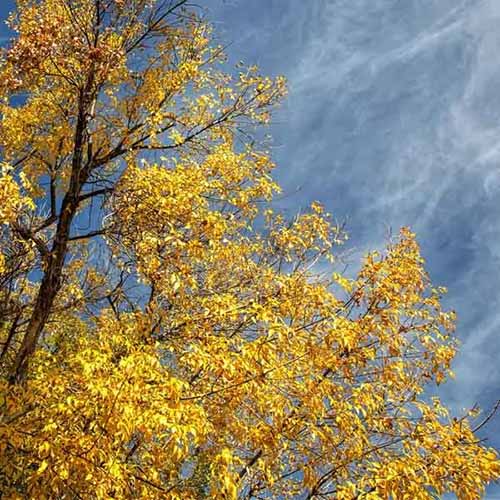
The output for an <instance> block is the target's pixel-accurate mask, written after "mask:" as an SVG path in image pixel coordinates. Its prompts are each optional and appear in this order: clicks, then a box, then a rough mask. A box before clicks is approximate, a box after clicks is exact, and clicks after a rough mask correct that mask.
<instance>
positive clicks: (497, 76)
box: [0, 0, 500, 499]
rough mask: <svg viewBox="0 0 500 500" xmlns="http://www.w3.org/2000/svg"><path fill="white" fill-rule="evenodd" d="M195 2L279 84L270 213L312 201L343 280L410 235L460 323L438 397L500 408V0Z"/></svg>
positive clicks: (497, 440)
mask: <svg viewBox="0 0 500 500" xmlns="http://www.w3.org/2000/svg"><path fill="white" fill-rule="evenodd" d="M198 4H200V5H202V6H204V7H206V8H207V9H208V17H209V19H210V20H211V21H212V22H213V23H214V24H215V26H216V30H217V33H218V36H219V37H220V38H221V39H222V40H223V41H224V42H231V46H230V47H229V49H228V52H229V55H230V58H231V60H232V61H234V62H237V61H238V60H240V59H242V60H244V61H245V62H248V63H251V64H254V63H255V64H258V65H259V66H260V67H261V68H262V71H263V72H264V73H267V74H284V75H285V76H286V77H287V78H288V80H289V86H290V95H289V98H288V99H287V101H286V103H285V104H284V106H283V107H282V109H281V110H280V111H279V113H277V115H276V117H275V122H274V125H273V126H272V130H271V133H272V134H273V136H274V158H275V160H276V161H277V163H278V170H277V171H276V177H277V178H278V180H279V181H280V182H281V184H282V185H283V186H284V188H285V192H286V193H287V194H288V196H287V197H286V198H285V200H284V201H283V202H282V204H285V205H288V206H289V207H293V206H295V207H300V206H304V205H306V204H308V203H309V202H310V201H312V200H314V199H318V200H320V201H322V202H323V203H324V204H325V205H326V206H327V207H328V209H329V210H330V211H331V212H333V213H334V214H335V215H336V217H337V218H338V219H340V220H347V227H348V230H349V233H350V237H351V240H350V249H351V250H352V251H353V253H352V255H351V258H350V260H351V261H352V263H353V264H352V266H353V268H355V266H356V262H357V259H358V258H359V256H360V255H361V254H362V253H364V252H365V251H367V250H369V249H375V248H381V247H383V245H384V243H385V240H386V235H387V231H388V228H392V230H393V231H394V232H397V230H398V229H399V227H401V226H403V225H409V226H410V227H411V228H412V229H413V230H414V231H415V232H416V233H417V235H418V239H419V242H420V244H421V246H422V251H423V254H424V257H425V259H426V261H427V268H428V270H429V272H430V274H431V278H432V280H433V282H434V283H435V284H439V285H444V286H446V287H447V288H448V290H449V293H448V296H447V298H446V305H447V306H448V307H449V308H453V309H455V310H456V311H457V313H458V329H457V335H458V337H459V338H460V339H461V341H462V342H463V345H462V349H461V352H460V354H459V355H458V356H457V358H456V361H455V363H454V369H455V372H456V379H455V380H454V381H452V382H449V383H447V384H445V385H444V386H442V387H441V388H440V389H439V394H440V395H441V396H442V397H443V399H444V400H445V401H446V402H447V403H448V404H449V405H450V406H451V407H452V408H453V409H454V410H456V411H460V409H461V408H464V407H470V406H472V405H473V404H474V403H476V402H478V403H480V405H481V406H483V407H484V408H485V409H487V408H490V407H491V406H492V405H493V404H494V401H495V400H496V399H498V398H500V363H499V362H498V358H499V354H500V220H499V215H500V90H499V89H500V62H499V58H498V54H499V52H500V30H499V29H498V26H499V22H500V2H499V1H498V0H404V1H403V0H252V1H248V0H226V1H224V0H199V2H198ZM12 5H13V2H11V1H10V0H9V1H5V0H4V1H3V2H2V6H1V7H0V14H1V15H2V17H5V13H6V11H7V10H10V9H11V8H12ZM2 30H3V31H1V32H0V36H2V34H5V30H4V29H3V27H2ZM299 187H300V189H299V190H298V189H297V188H299ZM499 431H500V415H499V416H498V417H497V419H496V420H495V421H494V422H493V423H491V424H490V425H489V427H488V428H487V429H486V430H485V435H488V436H489V443H490V444H491V445H493V446H496V447H497V448H500V432H499ZM495 494H496V498H500V487H498V486H497V487H495V486H492V487H491V488H490V489H489V493H488V495H487V497H486V498H487V499H493V498H495Z"/></svg>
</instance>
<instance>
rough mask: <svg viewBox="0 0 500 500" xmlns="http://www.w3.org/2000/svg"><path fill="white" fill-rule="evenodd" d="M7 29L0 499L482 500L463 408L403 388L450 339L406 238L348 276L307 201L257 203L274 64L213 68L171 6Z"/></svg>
mask: <svg viewBox="0 0 500 500" xmlns="http://www.w3.org/2000/svg"><path fill="white" fill-rule="evenodd" d="M9 23H10V26H11V28H12V29H13V30H14V33H15V34H14V36H13V38H12V40H11V42H10V43H9V44H8V46H7V47H6V48H5V49H4V51H3V52H2V54H1V57H0V73H1V74H0V97H1V103H0V146H1V150H0V151H1V152H0V154H1V167H0V223H1V228H0V359H1V367H0V394H1V396H0V490H1V491H2V498H6V499H24V498H33V499H54V498H68V499H83V498H85V499H92V498H96V499H108V498H123V499H126V498H151V499H157V498H165V499H198V498H220V499H223V498H226V499H237V498H240V499H257V498H307V499H310V498H317V499H319V498H338V499H374V498H386V499H389V498H392V499H395V498H398V499H405V498H407V499H428V498H435V497H436V496H441V495H443V494H445V493H446V492H452V493H455V494H456V495H457V496H458V497H459V498H461V499H476V498H480V496H481V495H482V494H483V492H484V487H485V485H486V484H487V483H488V482H489V481H491V480H495V479H496V478H498V476H499V472H500V464H499V461H498V457H497V454H496V452H495V451H494V450H492V449H491V448H487V447H486V446H485V444H484V443H483V442H481V441H480V440H479V439H478V438H477V437H476V435H475V426H476V428H477V427H478V426H480V425H481V420H480V419H478V418H476V415H475V414H474V413H472V412H471V413H470V414H466V415H464V416H463V417H460V418H456V417H452V416H451V415H450V414H449V411H448V410H447V409H446V407H444V406H443V405H442V404H441V403H440V401H439V400H438V399H437V398H434V399H432V398H428V397H426V396H425V393H424V390H425V387H426V385H428V384H430V383H436V382H437V383H440V382H441V381H443V380H444V379H445V378H446V377H447V376H448V375H449V374H450V362H451V360H452V358H453V356H454V354H455V351H456V340H455V339H454V337H453V336H452V330H453V319H454V318H453V314H452V313H449V312H446V311H443V310H442V308H441V305H440V296H441V295H442V293H443V290H442V289H440V288H433V287H432V286H431V284H430V283H429V279H428V276H427V275H426V273H425V271H424V268H423V261H422V258H421V256H420V253H419V249H418V245H417V243H416V240H415V236H414V235H413V234H412V233H411V232H410V230H408V229H403V230H402V231H401V233H400V235H399V236H398V237H397V238H395V239H394V240H392V241H390V242H389V243H388V246H387V249H386V251H384V252H383V253H377V252H374V253H370V254H368V255H366V257H365V258H364V260H363V262H362V265H361V267H360V271H359V274H358V275H357V276H356V277H355V278H347V277H346V276H343V275H342V274H338V273H335V272H334V271H335V269H338V268H340V266H339V265H337V266H336V262H337V258H338V255H339V246H340V245H341V244H342V243H343V242H344V240H345V238H346V237H345V235H344V233H343V231H342V229H341V228H339V227H338V226H336V225H335V224H334V223H333V222H332V220H331V217H330V215H329V214H328V213H326V212H325V211H324V209H323V208H322V206H321V205H320V204H318V203H314V204H313V205H312V206H311V207H310V209H309V210H308V211H305V212H302V213H301V214H300V215H298V216H296V217H295V218H293V219H292V220H289V219H287V218H285V217H284V216H283V215H282V214H280V213H279V212H277V211H275V210H274V211H273V209H272V206H273V205H272V204H271V200H272V197H273V195H274V194H275V193H277V192H278V191H279V187H278V186H277V185H276V184H275V183H274V182H273V180H272V178H271V171H272V170H273V167H274V165H273V163H272V160H271V159H270V156H269V154H268V152H267V151H266V150H265V147H264V146H265V145H264V143H260V142H259V141H258V140H255V139H252V137H258V136H259V132H258V130H257V131H256V127H260V126H264V125H265V124H266V123H268V121H269V119H270V113H271V111H272V109H273V108H274V107H275V105H276V104H277V103H279V101H280V100H281V98H282V97H283V96H284V95H285V93H286V90H285V82H284V79H283V78H275V79H272V78H268V77H265V76H262V75H261V74H260V73H259V71H258V69H257V68H255V67H252V66H249V67H247V66H243V65H241V64H240V65H238V66H237V67H236V69H234V71H233V70H228V69H227V68H228V67H229V64H228V63H227V61H226V56H225V53H224V50H223V48H222V47H220V46H218V45H217V44H216V43H214V41H213V40H214V37H213V36H212V33H211V28H210V25H209V24H208V23H206V22H205V20H204V19H203V17H202V16H200V10H199V8H197V7H191V6H189V5H188V3H187V2H186V1H185V0H178V1H174V0H18V2H17V10H16V11H15V12H14V13H13V14H12V15H11V17H10V20H9ZM324 269H329V271H328V272H327V273H325V272H319V271H318V270H324Z"/></svg>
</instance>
